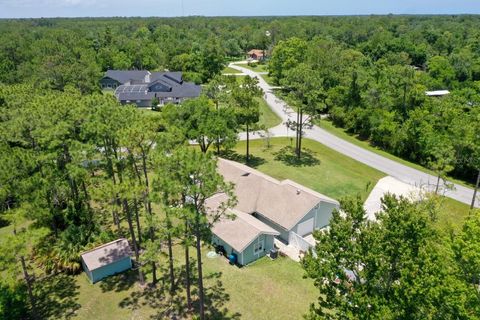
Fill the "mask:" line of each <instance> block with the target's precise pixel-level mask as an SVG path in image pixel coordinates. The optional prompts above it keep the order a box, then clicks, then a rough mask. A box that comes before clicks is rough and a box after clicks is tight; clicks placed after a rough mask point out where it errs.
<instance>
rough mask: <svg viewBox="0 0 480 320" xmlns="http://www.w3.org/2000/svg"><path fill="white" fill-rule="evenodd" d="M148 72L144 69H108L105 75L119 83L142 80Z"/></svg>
mask: <svg viewBox="0 0 480 320" xmlns="http://www.w3.org/2000/svg"><path fill="white" fill-rule="evenodd" d="M147 74H148V71H146V70H108V71H107V72H106V73H105V77H109V78H111V79H114V80H117V81H118V82H120V83H122V84H123V83H127V82H129V81H130V80H136V81H144V79H145V76H146V75H147Z"/></svg>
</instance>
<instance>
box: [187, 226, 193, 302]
mask: <svg viewBox="0 0 480 320" xmlns="http://www.w3.org/2000/svg"><path fill="white" fill-rule="evenodd" d="M189 239H190V237H189V234H188V222H186V221H185V290H186V292H187V308H188V310H192V294H191V290H190V252H189V246H190V243H189Z"/></svg>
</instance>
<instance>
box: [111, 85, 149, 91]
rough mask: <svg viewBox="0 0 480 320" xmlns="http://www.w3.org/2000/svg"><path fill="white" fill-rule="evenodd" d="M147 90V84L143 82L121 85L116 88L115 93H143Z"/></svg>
mask: <svg viewBox="0 0 480 320" xmlns="http://www.w3.org/2000/svg"><path fill="white" fill-rule="evenodd" d="M146 91H148V85H145V84H134V85H128V86H125V85H122V86H120V87H118V88H117V90H116V92H117V93H145V92H146Z"/></svg>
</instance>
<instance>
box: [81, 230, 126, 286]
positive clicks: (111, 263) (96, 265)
mask: <svg viewBox="0 0 480 320" xmlns="http://www.w3.org/2000/svg"><path fill="white" fill-rule="evenodd" d="M130 256H131V250H130V246H129V244H128V241H127V239H123V238H122V239H118V240H115V241H112V242H109V243H106V244H104V245H101V246H99V247H97V248H95V249H92V250H89V251H86V252H84V253H83V254H82V255H81V259H82V267H83V270H84V271H85V273H86V274H87V276H88V278H89V279H90V281H91V282H92V283H95V282H98V281H100V280H102V279H103V278H105V277H108V276H111V275H114V274H117V273H120V272H123V271H125V270H128V269H131V268H132V259H131V257H130Z"/></svg>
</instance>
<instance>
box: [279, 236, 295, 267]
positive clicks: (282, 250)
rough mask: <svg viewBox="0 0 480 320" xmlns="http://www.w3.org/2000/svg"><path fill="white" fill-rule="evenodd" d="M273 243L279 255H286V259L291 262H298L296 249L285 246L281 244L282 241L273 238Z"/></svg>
mask: <svg viewBox="0 0 480 320" xmlns="http://www.w3.org/2000/svg"><path fill="white" fill-rule="evenodd" d="M273 243H274V245H275V247H277V248H278V251H279V252H280V253H282V254H284V255H286V256H287V257H289V258H290V259H292V260H293V261H296V262H300V250H298V248H296V247H294V246H292V245H287V244H285V243H283V242H282V241H280V240H278V239H277V238H275V239H274V240H273Z"/></svg>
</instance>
